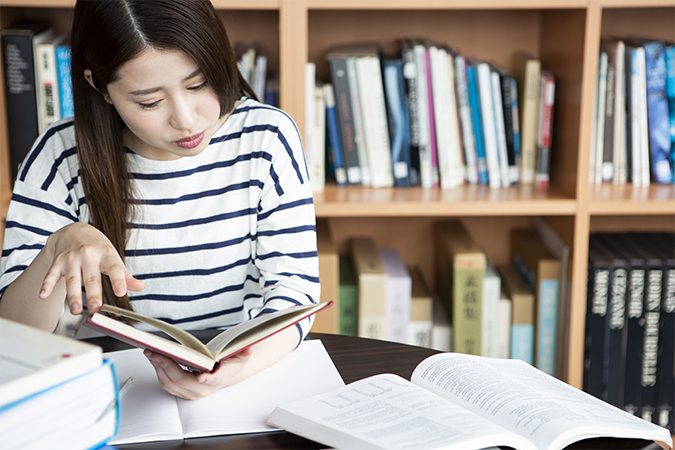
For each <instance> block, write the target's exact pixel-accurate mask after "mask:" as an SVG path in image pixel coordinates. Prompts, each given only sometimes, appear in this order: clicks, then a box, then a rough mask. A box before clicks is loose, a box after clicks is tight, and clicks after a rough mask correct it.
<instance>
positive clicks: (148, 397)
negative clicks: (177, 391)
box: [105, 340, 344, 448]
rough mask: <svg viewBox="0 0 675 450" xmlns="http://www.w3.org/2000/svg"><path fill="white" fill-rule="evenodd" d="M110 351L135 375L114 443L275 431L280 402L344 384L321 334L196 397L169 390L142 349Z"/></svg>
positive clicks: (123, 372)
mask: <svg viewBox="0 0 675 450" xmlns="http://www.w3.org/2000/svg"><path fill="white" fill-rule="evenodd" d="M105 356H106V357H107V358H110V359H111V360H113V361H114V362H115V366H116V367H117V371H118V374H119V378H120V379H121V380H124V379H127V378H128V377H133V384H132V385H131V387H130V389H129V391H128V392H127V394H126V395H124V397H122V399H121V401H120V427H119V433H118V435H117V436H116V437H115V438H114V439H113V440H111V441H110V444H111V445H115V446H116V445H118V444H119V445H122V444H130V443H140V442H150V441H153V442H162V441H167V440H173V441H176V440H183V439H184V438H191V437H206V436H214V435H232V434H241V433H260V432H270V431H274V429H273V428H272V427H270V426H268V425H266V424H265V419H266V418H267V416H269V414H270V413H271V412H272V410H273V409H274V407H275V406H276V405H277V404H280V403H284V402H289V401H294V400H299V399H302V398H305V397H307V396H312V395H316V394H319V393H322V392H329V391H331V390H333V389H336V388H339V387H341V386H344V382H343V381H342V378H341V377H340V374H339V373H338V371H337V369H336V368H335V365H334V364H333V361H332V360H331V359H330V356H329V355H328V352H327V351H326V349H325V348H324V346H323V344H322V342H321V341H320V340H306V341H303V342H301V343H300V345H299V346H298V347H297V348H296V349H295V350H293V352H291V353H290V354H289V355H287V356H286V357H285V358H283V359H282V360H280V361H279V362H277V363H275V364H273V365H272V366H270V367H268V368H266V369H265V370H262V371H260V372H258V373H256V374H255V375H253V376H251V377H249V378H247V379H246V380H244V381H241V382H239V383H236V384H233V385H230V386H226V387H223V388H221V389H219V390H217V391H215V392H212V393H211V394H209V395H208V396H207V397H203V398H200V399H197V400H184V399H182V398H178V397H175V396H173V395H170V394H168V393H167V392H165V391H164V390H163V389H162V387H161V386H160V384H159V381H158V380H157V374H156V373H155V370H154V368H153V367H152V365H151V364H149V363H148V361H147V359H146V358H145V356H143V353H142V352H141V351H140V350H139V349H131V350H122V351H117V352H111V353H106V354H105ZM298 374H302V376H298ZM155 445H158V444H155ZM159 445H160V447H158V448H167V447H161V444H159ZM172 445H174V444H173V443H172ZM187 445H190V444H187ZM197 445H198V444H197ZM169 448H170V447H169Z"/></svg>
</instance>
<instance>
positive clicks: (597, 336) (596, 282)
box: [584, 267, 611, 400]
mask: <svg viewBox="0 0 675 450" xmlns="http://www.w3.org/2000/svg"><path fill="white" fill-rule="evenodd" d="M592 277H593V284H592V289H591V290H590V294H591V298H590V302H589V306H590V310H589V320H590V327H589V328H590V329H589V332H590V337H589V340H590V345H589V348H588V353H587V355H586V356H585V360H586V364H585V365H586V370H588V376H587V381H588V384H587V385H586V386H584V391H586V392H588V393H589V394H591V395H593V396H595V397H597V398H599V399H601V400H604V399H605V398H606V385H605V368H604V362H605V356H604V353H605V343H606V334H607V303H608V301H609V289H610V282H611V278H610V277H611V273H610V269H609V268H607V267H594V268H593V269H592Z"/></svg>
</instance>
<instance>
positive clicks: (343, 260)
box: [338, 255, 359, 336]
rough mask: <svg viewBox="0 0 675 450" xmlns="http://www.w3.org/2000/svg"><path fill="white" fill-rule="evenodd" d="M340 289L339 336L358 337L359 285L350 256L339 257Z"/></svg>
mask: <svg viewBox="0 0 675 450" xmlns="http://www.w3.org/2000/svg"><path fill="white" fill-rule="evenodd" d="M339 264H340V287H339V297H340V301H339V303H338V306H339V316H340V334H343V335H345V336H358V334H359V327H358V325H359V322H358V320H359V283H358V279H357V278H356V270H355V269H354V261H353V260H352V257H351V255H350V256H347V255H339Z"/></svg>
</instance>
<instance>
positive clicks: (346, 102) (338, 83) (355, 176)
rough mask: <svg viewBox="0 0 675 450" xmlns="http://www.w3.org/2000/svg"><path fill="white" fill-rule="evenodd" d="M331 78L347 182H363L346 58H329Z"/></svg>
mask: <svg viewBox="0 0 675 450" xmlns="http://www.w3.org/2000/svg"><path fill="white" fill-rule="evenodd" d="M328 62H329V65H330V71H331V80H332V82H333V88H334V90H335V109H336V112H337V116H338V125H339V127H340V144H341V145H340V147H341V148H342V154H343V158H344V165H345V171H346V173H347V184H356V185H358V184H361V166H360V165H359V154H358V150H357V148H356V142H355V141H354V119H353V114H352V101H351V96H350V92H349V89H350V87H349V78H348V75H347V60H346V59H345V58H330V59H329V61H328Z"/></svg>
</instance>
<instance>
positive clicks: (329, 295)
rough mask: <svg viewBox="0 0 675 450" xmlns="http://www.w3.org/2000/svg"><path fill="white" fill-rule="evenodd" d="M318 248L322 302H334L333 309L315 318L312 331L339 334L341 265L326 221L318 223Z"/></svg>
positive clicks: (318, 221)
mask: <svg viewBox="0 0 675 450" xmlns="http://www.w3.org/2000/svg"><path fill="white" fill-rule="evenodd" d="M316 247H317V252H318V254H319V279H320V280H321V302H322V303H331V302H332V303H333V307H332V308H328V309H327V310H325V311H323V312H322V313H321V314H317V315H316V316H314V324H313V325H312V331H316V332H318V333H333V334H338V333H339V332H340V296H339V281H340V280H339V277H340V266H339V264H340V263H339V254H338V251H337V247H336V246H335V243H334V242H333V238H332V236H331V232H330V227H329V226H328V222H327V221H326V220H317V221H316Z"/></svg>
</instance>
